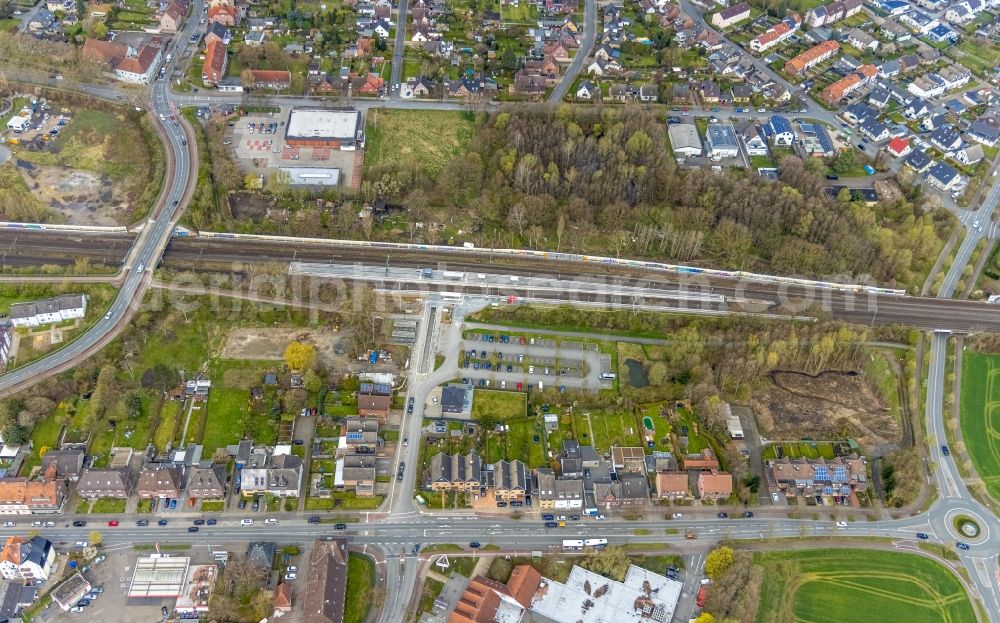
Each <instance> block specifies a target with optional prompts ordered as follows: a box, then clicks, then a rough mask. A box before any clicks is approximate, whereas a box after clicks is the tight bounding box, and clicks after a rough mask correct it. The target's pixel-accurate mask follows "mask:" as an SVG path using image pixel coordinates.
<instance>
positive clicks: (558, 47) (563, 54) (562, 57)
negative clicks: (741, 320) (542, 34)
mask: <svg viewBox="0 0 1000 623" xmlns="http://www.w3.org/2000/svg"><path fill="white" fill-rule="evenodd" d="M542 54H543V55H544V56H551V57H552V58H554V59H555V60H556V62H558V63H568V62H570V61H571V60H572V57H571V56H570V54H569V49H568V48H567V47H566V46H565V45H563V44H562V42H561V41H553V42H551V43H546V44H545V46H543V47H542Z"/></svg>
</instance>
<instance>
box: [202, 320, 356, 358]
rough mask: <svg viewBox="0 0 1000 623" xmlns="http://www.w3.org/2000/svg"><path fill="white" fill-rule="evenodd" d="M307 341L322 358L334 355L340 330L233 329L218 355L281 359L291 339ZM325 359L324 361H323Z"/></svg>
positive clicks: (339, 339) (339, 337)
mask: <svg viewBox="0 0 1000 623" xmlns="http://www.w3.org/2000/svg"><path fill="white" fill-rule="evenodd" d="M295 339H299V340H301V341H305V342H310V343H312V344H315V345H316V352H317V353H318V354H319V357H320V359H321V360H323V359H324V357H325V356H326V355H328V354H329V355H331V356H332V355H333V351H334V349H335V348H336V347H337V345H338V344H339V342H340V341H341V339H343V336H342V334H340V333H333V332H330V331H310V330H305V329H295V328H273V329H271V328H268V329H233V330H232V331H231V332H230V333H229V336H228V337H227V338H226V344H225V346H223V347H222V353H220V354H221V356H222V357H224V358H226V359H273V360H275V361H277V360H280V359H281V358H282V356H283V355H284V353H285V347H286V346H288V343H289V342H291V341H292V340H295ZM324 363H326V362H325V361H324Z"/></svg>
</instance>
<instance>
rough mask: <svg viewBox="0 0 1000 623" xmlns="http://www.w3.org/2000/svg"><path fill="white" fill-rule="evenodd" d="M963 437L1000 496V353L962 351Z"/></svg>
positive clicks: (985, 480) (986, 481) (989, 484)
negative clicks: (988, 353)
mask: <svg viewBox="0 0 1000 623" xmlns="http://www.w3.org/2000/svg"><path fill="white" fill-rule="evenodd" d="M960 407H961V409H960V414H961V421H962V438H963V439H964V441H965V445H966V448H967V450H968V452H969V456H971V457H972V463H973V465H975V467H976V473H978V474H979V477H980V478H981V479H982V481H983V484H985V486H986V489H987V491H989V493H990V495H992V496H993V498H994V499H997V500H1000V355H986V354H983V353H973V352H966V353H964V354H963V355H962V402H961V405H960Z"/></svg>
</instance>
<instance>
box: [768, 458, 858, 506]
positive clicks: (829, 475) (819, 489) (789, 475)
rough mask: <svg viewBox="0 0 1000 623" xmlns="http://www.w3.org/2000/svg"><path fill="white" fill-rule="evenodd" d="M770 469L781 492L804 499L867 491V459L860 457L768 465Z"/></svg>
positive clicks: (781, 461) (780, 461)
mask: <svg viewBox="0 0 1000 623" xmlns="http://www.w3.org/2000/svg"><path fill="white" fill-rule="evenodd" d="M767 468H768V470H769V471H770V473H771V476H772V478H773V480H774V482H776V483H777V485H778V488H779V489H782V490H785V491H798V492H799V493H803V494H805V495H832V496H834V497H843V496H848V495H850V494H851V493H852V492H854V491H864V490H866V489H867V488H868V472H867V466H866V464H865V461H864V459H861V458H859V457H857V456H850V457H837V458H835V459H833V460H827V459H822V458H820V459H804V458H803V459H789V458H781V459H775V460H772V461H768V464H767Z"/></svg>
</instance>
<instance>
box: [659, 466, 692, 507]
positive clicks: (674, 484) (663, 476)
mask: <svg viewBox="0 0 1000 623" xmlns="http://www.w3.org/2000/svg"><path fill="white" fill-rule="evenodd" d="M689 496H690V494H689V493H688V475H687V474H686V473H684V472H657V474H656V497H658V498H659V499H661V500H680V499H684V498H687V497H689Z"/></svg>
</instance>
